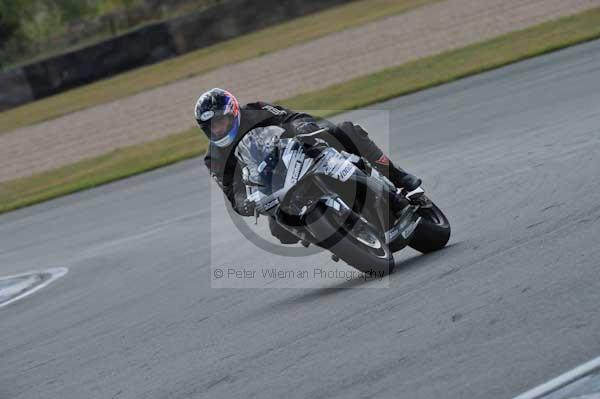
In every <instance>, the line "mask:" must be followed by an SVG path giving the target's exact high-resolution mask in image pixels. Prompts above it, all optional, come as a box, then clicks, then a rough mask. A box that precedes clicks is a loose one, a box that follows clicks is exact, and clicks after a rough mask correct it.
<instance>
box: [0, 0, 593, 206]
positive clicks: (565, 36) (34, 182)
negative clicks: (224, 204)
mask: <svg viewBox="0 0 600 399" xmlns="http://www.w3.org/2000/svg"><path fill="white" fill-rule="evenodd" d="M598 37H600V8H597V9H593V10H590V11H587V12H584V13H581V14H578V15H575V16H572V17H567V18H563V19H560V20H557V21H552V22H548V23H544V24H541V25H538V26H535V27H532V28H529V29H526V30H522V31H518V32H514V33H510V34H508V35H504V36H501V37H499V38H496V39H493V40H489V41H486V42H484V43H479V44H475V45H472V46H468V47H465V48H462V49H458V50H454V51H449V52H446V53H443V54H439V55H436V56H432V57H428V58H425V59H422V60H418V61H415V62H411V63H408V64H405V65H402V66H399V67H397V68H392V69H388V70H385V71H383V72H379V73H376V74H373V75H369V76H365V77H361V78H358V79H354V80H351V81H349V82H346V83H343V84H339V85H335V86H332V87H329V88H326V89H323V90H319V91H317V92H313V93H307V94H304V95H301V96H297V97H294V98H291V99H288V100H284V101H281V103H284V104H286V105H288V106H290V107H294V108H296V109H311V110H314V109H339V110H342V109H344V110H346V109H353V108H358V107H361V106H365V105H368V104H372V103H374V102H378V101H383V100H386V99H389V98H393V97H396V96H399V95H402V94H406V93H411V92H414V91H417V90H421V89H425V88H428V87H432V86H435V85H439V84H442V83H446V82H450V81H453V80H456V79H459V78H461V77H465V76H468V75H472V74H475V73H479V72H482V71H486V70H489V69H493V68H497V67H499V66H502V65H507V64H510V63H513V62H516V61H519V60H522V59H525V58H529V57H533V56H536V55H540V54H544V53H547V52H550V51H553V50H556V49H560V48H563V47H567V46H570V45H573V44H576V43H581V42H584V41H588V40H591V39H594V38H598ZM205 148H206V140H204V139H203V138H202V137H201V135H200V134H199V133H198V132H197V130H196V129H195V128H194V129H190V130H188V131H186V132H183V133H179V134H176V135H172V136H169V137H166V138H164V139H161V140H158V141H154V142H150V143H145V144H140V145H136V146H132V147H127V148H123V149H120V150H118V151H115V152H112V153H110V154H107V155H103V156H100V157H97V158H93V159H89V160H85V161H82V162H78V163H76V164H73V165H70V166H65V167H62V168H59V169H56V170H53V171H49V172H45V173H42V174H39V175H35V176H32V177H26V178H22V179H19V180H14V181H11V182H6V183H0V212H6V211H9V210H13V209H16V208H19V207H22V206H26V205H30V204H34V203H37V202H40V201H44V200H47V199H50V198H54V197H58V196H61V195H65V194H69V193H72V192H74V191H79V190H83V189H86V188H90V187H94V186H97V185H99V184H103V183H107V182H110V181H113V180H116V179H119V178H122V177H125V176H130V175H134V174H137V173H141V172H144V171H146V170H149V169H154V168H157V167H160V166H163V165H167V164H170V163H174V162H177V161H179V160H182V159H186V158H190V157H193V156H196V155H198V154H200V153H202V152H203V151H204V150H205Z"/></svg>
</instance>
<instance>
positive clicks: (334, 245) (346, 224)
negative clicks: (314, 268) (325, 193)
mask: <svg viewBox="0 0 600 399" xmlns="http://www.w3.org/2000/svg"><path fill="white" fill-rule="evenodd" d="M328 209H329V208H328V207H326V206H317V207H316V208H315V209H314V210H313V211H312V212H311V213H310V215H308V216H307V222H308V224H309V226H310V230H311V231H312V233H313V234H314V235H315V237H316V238H317V240H318V241H319V243H318V244H317V245H319V246H321V247H323V248H325V249H328V250H329V251H331V252H332V253H334V254H335V255H337V256H338V257H339V258H340V259H342V260H343V261H344V262H346V263H347V264H349V265H350V266H352V267H354V268H355V269H357V270H360V271H361V272H364V273H376V274H377V275H387V274H389V273H391V272H392V271H393V270H394V257H393V254H392V252H391V251H390V249H389V247H388V246H387V244H386V243H385V241H384V240H383V239H382V237H381V235H380V234H378V232H377V231H376V230H375V229H373V228H372V227H371V226H370V225H368V224H365V223H362V222H361V219H360V217H359V216H358V215H357V214H356V213H354V212H353V213H351V214H350V215H349V217H348V218H346V220H340V219H339V215H338V214H336V212H334V211H332V210H330V209H329V210H328Z"/></svg>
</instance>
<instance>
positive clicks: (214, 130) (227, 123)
mask: <svg viewBox="0 0 600 399" xmlns="http://www.w3.org/2000/svg"><path fill="white" fill-rule="evenodd" d="M232 126H233V116H232V115H231V114H228V115H216V116H214V117H213V118H211V119H210V120H208V121H206V122H200V127H201V128H202V130H203V131H204V134H206V135H207V136H208V137H209V138H210V139H211V140H212V141H217V140H220V139H222V138H223V137H225V136H227V134H228V133H229V131H230V130H231V128H232Z"/></svg>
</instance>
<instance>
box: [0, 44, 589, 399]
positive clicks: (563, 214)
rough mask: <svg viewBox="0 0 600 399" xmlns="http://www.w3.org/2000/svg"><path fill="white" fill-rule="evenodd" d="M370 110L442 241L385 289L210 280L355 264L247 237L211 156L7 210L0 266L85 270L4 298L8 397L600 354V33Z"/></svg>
mask: <svg viewBox="0 0 600 399" xmlns="http://www.w3.org/2000/svg"><path fill="white" fill-rule="evenodd" d="M373 108H374V109H379V110H390V112H391V114H390V115H391V116H390V118H391V119H390V126H392V127H393V128H392V132H391V137H392V139H391V140H390V143H389V144H390V147H389V149H390V152H391V155H392V158H393V159H396V160H399V161H400V163H401V164H402V165H403V166H405V167H406V168H407V169H409V170H412V171H414V172H415V173H417V174H419V175H421V176H422V177H423V179H424V181H425V182H426V185H425V188H426V189H427V190H428V192H429V193H430V194H431V196H432V197H433V198H434V199H435V200H436V202H437V203H438V204H439V205H440V207H441V208H442V209H444V210H445V211H446V213H447V215H448V216H449V218H450V219H451V222H452V226H453V236H452V239H451V245H450V246H449V247H448V248H447V249H445V250H443V251H441V252H438V253H436V254H431V255H427V256H421V255H418V254H417V253H416V252H412V251H410V250H408V251H406V252H405V253H402V254H401V256H400V257H399V259H398V266H397V272H396V273H395V274H394V275H393V276H392V277H391V279H390V281H389V288H376V289H358V288H364V287H367V288H369V287H370V286H371V285H372V284H374V283H373V282H361V281H351V282H345V281H339V282H334V283H332V285H334V286H337V287H339V288H344V289H323V288H313V289H292V288H287V289H286V288H276V289H216V288H211V265H212V267H213V268H214V267H215V262H222V263H223V264H231V265H233V264H237V265H244V264H261V265H265V266H272V265H274V264H275V263H276V262H282V259H284V261H285V262H287V263H286V264H289V265H294V264H300V263H307V262H310V263H313V264H318V265H320V266H323V267H337V268H340V267H343V265H340V264H333V263H332V262H331V261H330V260H329V257H328V256H327V255H326V254H317V255H314V256H312V257H310V258H288V259H285V258H276V257H273V258H271V257H269V256H268V255H266V254H265V253H264V252H263V251H261V250H259V249H257V248H256V247H254V245H253V244H252V243H249V242H247V241H245V240H243V239H241V235H240V233H238V232H237V230H236V229H235V228H233V227H232V224H231V223H230V222H229V221H228V220H227V219H226V218H223V219H222V220H221V219H219V220H217V217H220V215H222V214H220V213H218V212H222V210H221V211H219V210H218V207H219V203H220V198H218V197H217V198H213V199H212V200H211V199H210V198H212V197H211V196H210V195H209V192H210V190H209V187H211V186H213V184H212V183H211V182H210V181H209V179H207V174H206V172H205V171H204V169H203V166H202V163H201V162H200V160H192V161H189V162H184V163H180V164H178V165H174V166H172V167H168V168H164V169H161V170H157V171H154V172H151V173H147V174H145V175H141V176H138V177H134V178H131V179H127V180H124V181H120V182H117V183H114V184H111V185H107V186H103V187H100V188H98V189H95V190H91V191H88V192H84V193H80V194H76V195H72V196H69V197H65V198H62V199H58V200H55V201H51V202H48V203H45V204H41V205H39V206H35V207H31V208H28V209H23V210H20V211H17V212H13V213H10V214H6V215H3V216H0V237H1V241H0V275H11V274H17V273H22V272H26V271H30V270H39V269H46V268H53V267H67V268H69V273H68V274H67V275H66V276H64V277H63V278H61V279H59V280H57V281H55V282H54V283H52V284H51V285H49V286H48V287H46V288H44V289H43V290H41V291H39V292H37V293H36V294H34V295H32V296H29V297H27V298H25V299H23V300H21V301H18V302H16V303H13V304H10V305H9V306H6V307H5V308H3V309H0V398H10V399H21V398H204V397H207V398H238V397H239V398H249V397H257V398H280V397H306V398H321V397H323V398H331V397H340V398H363V397H390V398H392V397H393V398H509V397H513V396H515V395H517V394H519V393H521V392H523V391H526V390H528V389H529V388H532V387H534V386H536V385H538V384H540V383H542V382H544V381H546V380H547V379H549V378H552V377H554V376H556V375H558V374H560V373H562V372H564V371H566V370H569V369H571V368H573V367H575V366H577V365H578V364H580V363H583V362H585V361H587V360H589V359H591V358H594V357H596V356H597V355H599V354H600V309H599V307H598V304H599V303H600V264H599V263H600V245H599V244H600V234H599V233H600V156H599V154H600V42H598V41H596V42H591V43H588V44H584V45H581V46H577V47H573V48H570V49H567V50H564V51H560V52H557V53H553V54H550V55H547V56H544V57H541V58H537V59H533V60H529V61H526V62H522V63H519V64H515V65H512V66H509V67H506V68H502V69H499V70H496V71H493V72H490V73H486V74H482V75H479V76H475V77H472V78H469V79H465V80H462V81H459V82H455V83H452V84H449V85H445V86H441V87H438V88H435V89H432V90H428V91H425V92H421V93H417V94H414V95H411V96H407V97H403V98H399V99H396V100H393V101H390V102H386V103H384V104H379V105H377V106H375V107H373ZM369 115H370V112H369V111H365V110H363V111H358V112H355V113H353V114H351V115H346V116H345V117H346V118H349V119H355V120H359V121H360V120H362V121H363V122H364V124H365V126H366V127H367V128H368V129H369V130H370V131H372V132H373V133H372V134H373V135H374V136H375V137H376V139H377V140H378V141H385V134H383V133H382V131H384V130H385V128H384V126H382V125H379V123H380V122H381V120H380V119H378V118H372V117H369ZM210 201H212V206H210V207H208V206H207V202H210ZM215 207H216V208H217V211H215V210H214V209H215ZM211 215H212V216H211ZM259 229H262V230H263V231H264V223H263V225H260V226H259ZM211 262H212V264H211ZM354 288H357V289H354Z"/></svg>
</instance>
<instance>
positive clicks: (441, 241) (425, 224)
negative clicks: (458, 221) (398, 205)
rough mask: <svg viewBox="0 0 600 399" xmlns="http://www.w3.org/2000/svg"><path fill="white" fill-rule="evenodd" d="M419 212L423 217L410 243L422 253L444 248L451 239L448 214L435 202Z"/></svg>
mask: <svg viewBox="0 0 600 399" xmlns="http://www.w3.org/2000/svg"><path fill="white" fill-rule="evenodd" d="M418 213H419V216H421V218H422V219H421V222H420V223H419V225H418V226H417V228H416V229H415V232H414V233H413V236H412V237H411V239H410V243H409V244H408V245H409V246H410V247H411V248H413V249H416V250H417V251H419V252H422V253H428V252H433V251H437V250H439V249H442V248H444V247H445V246H446V244H447V243H448V240H449V239H450V222H448V219H447V218H446V215H444V213H443V212H442V211H441V210H440V208H438V207H437V206H436V205H435V204H434V203H431V207H428V208H421V209H419V211H418Z"/></svg>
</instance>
